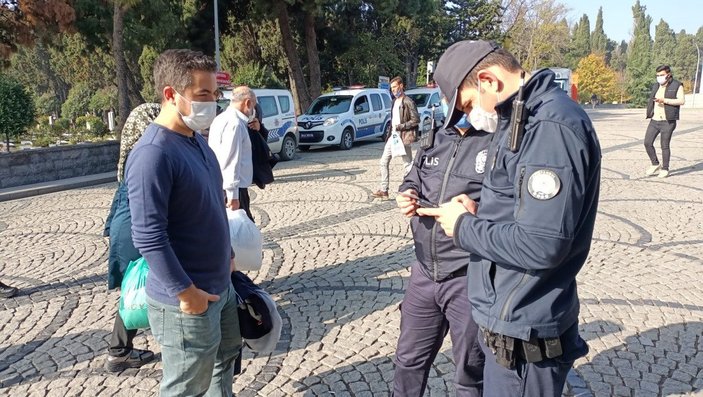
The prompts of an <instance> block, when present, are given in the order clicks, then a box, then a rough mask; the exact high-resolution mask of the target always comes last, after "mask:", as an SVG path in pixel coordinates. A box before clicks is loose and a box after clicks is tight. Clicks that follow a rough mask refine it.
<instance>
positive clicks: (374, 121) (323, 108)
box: [298, 88, 391, 150]
mask: <svg viewBox="0 0 703 397" xmlns="http://www.w3.org/2000/svg"><path fill="white" fill-rule="evenodd" d="M298 128H299V133H300V149H301V150H308V149H310V146H329V145H338V146H339V148H340V149H342V150H349V149H351V147H352V145H353V144H354V142H355V141H363V140H370V139H378V138H384V136H385V134H387V133H389V132H390V128H391V97H390V93H389V92H388V91H387V90H383V89H378V88H347V89H339V90H336V91H333V92H332V93H329V94H324V95H321V96H319V97H318V98H317V99H315V100H314V101H313V103H312V104H311V105H310V108H309V109H308V110H307V111H306V112H305V114H303V115H301V116H300V117H299V118H298Z"/></svg>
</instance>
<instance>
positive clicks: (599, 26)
mask: <svg viewBox="0 0 703 397" xmlns="http://www.w3.org/2000/svg"><path fill="white" fill-rule="evenodd" d="M607 51H608V37H607V36H606V35H605V31H604V30H603V7H600V8H599V9H598V16H597V17H596V26H595V27H594V28H593V33H591V52H593V53H595V54H601V55H606V53H607Z"/></svg>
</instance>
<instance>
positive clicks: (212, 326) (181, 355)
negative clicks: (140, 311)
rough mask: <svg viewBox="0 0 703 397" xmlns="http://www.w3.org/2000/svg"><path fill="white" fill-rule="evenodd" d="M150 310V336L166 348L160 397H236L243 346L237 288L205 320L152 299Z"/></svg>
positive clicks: (212, 304)
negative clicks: (234, 387) (236, 364)
mask: <svg viewBox="0 0 703 397" xmlns="http://www.w3.org/2000/svg"><path fill="white" fill-rule="evenodd" d="M147 306H148V309H149V324H150V325H151V332H152V334H153V335H154V338H156V340H157V342H159V345H160V346H161V361H162V367H163V379H162V380H161V397H170V396H208V397H215V396H217V397H220V396H227V397H229V396H232V383H233V380H232V379H233V377H234V361H235V359H236V358H237V356H239V352H240V348H241V346H242V337H241V335H240V334H239V317H238V315H237V298H236V297H235V294H234V287H232V285H230V286H229V288H228V289H227V290H226V291H224V292H222V293H221V294H220V300H219V301H217V302H210V303H209V305H208V309H207V311H206V312H205V313H203V314H200V315H190V314H185V313H182V312H181V310H180V308H179V307H178V306H173V305H166V304H163V303H160V302H157V301H155V300H153V299H151V298H149V297H147Z"/></svg>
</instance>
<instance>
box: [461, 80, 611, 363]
mask: <svg viewBox="0 0 703 397" xmlns="http://www.w3.org/2000/svg"><path fill="white" fill-rule="evenodd" d="M524 93H525V96H524V99H525V107H526V108H527V114H528V118H527V122H526V124H525V133H524V137H523V139H522V144H521V146H520V148H519V150H518V151H517V152H515V153H514V152H512V151H510V149H509V139H508V138H509V131H510V116H511V112H512V101H513V98H514V96H513V97H510V98H507V99H506V100H505V101H504V102H502V103H499V104H498V105H497V106H496V110H497V112H498V116H499V120H498V130H497V131H496V135H495V137H494V138H493V141H492V142H491V145H490V148H489V150H488V166H487V167H486V177H485V179H484V180H483V190H482V191H481V205H480V206H479V208H478V213H477V216H473V215H471V214H465V215H462V216H461V217H459V219H458V220H457V222H456V224H455V228H454V240H455V243H456V244H457V246H459V247H462V248H463V249H465V250H467V251H470V252H471V253H472V254H471V263H470V264H469V268H468V273H467V276H468V283H469V300H470V301H471V306H472V314H473V318H474V320H475V321H476V323H477V324H478V325H480V326H482V327H484V328H487V329H488V330H490V331H492V332H495V333H498V334H501V335H507V336H511V337H514V338H519V339H522V340H530V338H532V337H536V338H555V337H558V336H560V335H561V334H562V333H563V332H564V331H566V330H567V329H568V328H569V327H570V326H572V325H573V324H575V323H576V321H578V314H579V301H578V295H577V291H576V275H577V274H578V272H579V271H580V270H581V268H582V266H583V264H584V263H585V262H586V258H587V257H588V252H589V250H590V247H591V237H592V236H593V227H594V223H595V219H596V212H597V210H598V195H599V188H600V166H601V150H600V144H599V142H598V138H597V136H596V132H595V130H594V129H593V125H592V124H591V121H590V120H589V118H588V116H587V115H586V113H585V112H584V111H583V109H582V108H581V106H579V105H578V104H577V103H575V102H574V101H572V100H571V99H570V98H569V97H568V96H567V95H566V93H565V92H564V91H562V90H561V89H560V88H559V86H558V85H557V84H556V83H555V82H554V73H553V72H551V71H549V70H548V69H543V70H540V71H539V72H536V73H535V74H534V75H533V76H532V78H530V80H529V81H528V82H527V83H526V84H525V90H524ZM565 349H569V347H568V346H567V347H565ZM567 353H568V352H567V351H566V350H565V354H567ZM580 354H583V352H580Z"/></svg>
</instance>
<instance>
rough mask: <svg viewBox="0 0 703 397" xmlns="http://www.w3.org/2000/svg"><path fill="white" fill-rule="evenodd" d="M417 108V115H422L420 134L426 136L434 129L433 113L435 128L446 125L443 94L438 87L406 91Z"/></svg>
mask: <svg viewBox="0 0 703 397" xmlns="http://www.w3.org/2000/svg"><path fill="white" fill-rule="evenodd" d="M405 95H407V96H409V97H410V98H411V99H412V100H413V101H414V102H415V106H417V113H418V114H419V115H420V131H419V132H420V134H424V133H425V132H427V131H429V130H430V128H432V113H434V120H435V126H438V125H442V124H443V123H444V113H443V112H442V104H441V103H440V99H441V97H442V93H441V92H440V91H439V88H438V87H436V86H428V87H419V88H413V89H410V90H407V91H405Z"/></svg>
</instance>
